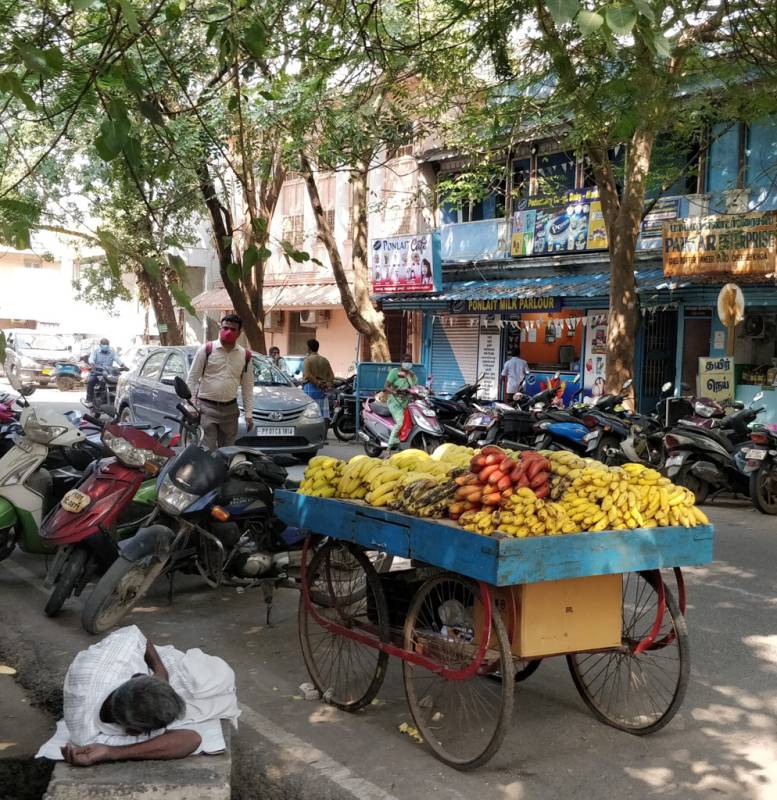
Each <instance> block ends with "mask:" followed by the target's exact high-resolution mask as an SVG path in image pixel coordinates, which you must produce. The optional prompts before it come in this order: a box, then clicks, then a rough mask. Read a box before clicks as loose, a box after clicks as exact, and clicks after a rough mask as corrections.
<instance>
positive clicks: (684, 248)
mask: <svg viewBox="0 0 777 800" xmlns="http://www.w3.org/2000/svg"><path fill="white" fill-rule="evenodd" d="M776 241H777V214H775V213H774V212H773V211H763V212H757V213H753V214H733V215H730V216H714V217H688V218H686V219H678V220H672V221H671V222H666V223H665V224H664V236H663V250H664V275H667V276H671V275H704V274H711V275H714V274H720V273H727V274H732V275H758V274H764V273H770V272H774V266H775V242H776Z"/></svg>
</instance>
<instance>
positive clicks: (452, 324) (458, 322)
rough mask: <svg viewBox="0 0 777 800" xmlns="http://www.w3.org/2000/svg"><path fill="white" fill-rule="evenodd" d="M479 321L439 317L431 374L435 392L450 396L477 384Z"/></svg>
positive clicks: (433, 333)
mask: <svg viewBox="0 0 777 800" xmlns="http://www.w3.org/2000/svg"><path fill="white" fill-rule="evenodd" d="M479 335H480V326H479V319H478V317H462V316H457V315H451V316H448V317H436V318H435V320H434V325H433V328H432V352H431V359H430V362H431V363H430V367H429V374H430V375H431V376H432V378H433V383H432V387H433V389H434V391H435V392H439V393H440V394H449V393H451V392H455V391H456V389H459V388H460V387H461V386H462V385H463V384H465V383H474V382H475V380H476V379H477V368H478V337H479Z"/></svg>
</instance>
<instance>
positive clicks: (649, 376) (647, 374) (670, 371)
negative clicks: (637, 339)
mask: <svg viewBox="0 0 777 800" xmlns="http://www.w3.org/2000/svg"><path fill="white" fill-rule="evenodd" d="M706 341H707V343H709V336H708V337H707V340H706ZM707 346H709V345H707ZM676 351H677V311H676V309H673V308H668V309H666V310H656V311H654V312H652V313H647V314H646V315H645V317H644V319H643V323H642V369H641V371H640V372H641V375H640V376H639V377H640V382H639V408H640V409H641V410H642V411H643V413H647V412H650V411H651V410H652V409H654V408H655V406H656V403H658V401H659V399H660V397H661V387H662V386H663V385H664V384H665V383H666V382H667V381H672V382H674V379H675V354H676Z"/></svg>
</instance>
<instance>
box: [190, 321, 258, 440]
mask: <svg viewBox="0 0 777 800" xmlns="http://www.w3.org/2000/svg"><path fill="white" fill-rule="evenodd" d="M242 328H243V320H242V319H240V317H238V316H237V314H227V315H226V316H225V317H224V318H223V319H222V320H221V330H220V331H219V338H218V340H217V341H215V342H208V343H207V344H205V345H203V346H202V347H201V348H200V349H199V350H198V351H197V355H196V356H195V357H194V363H193V364H192V368H191V369H190V370H189V378H188V381H187V382H188V384H189V389H191V392H192V396H193V397H194V399H195V404H196V405H197V408H199V410H200V422H201V426H202V433H203V444H204V446H205V447H207V448H208V450H216V449H217V448H219V447H228V446H229V445H233V444H234V443H235V439H236V438H237V425H238V420H239V418H240V408H239V406H238V404H237V390H238V387H239V388H240V389H241V391H242V395H243V414H244V416H245V421H246V430H247V431H250V430H251V429H252V428H253V427H254V422H253V410H254V370H253V364H252V355H251V351H250V350H246V349H245V348H244V347H241V346H240V345H239V344H237V337H238V336H240V331H241V330H242Z"/></svg>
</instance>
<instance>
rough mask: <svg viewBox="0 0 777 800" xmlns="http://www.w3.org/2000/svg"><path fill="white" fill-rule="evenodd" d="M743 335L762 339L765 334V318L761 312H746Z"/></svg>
mask: <svg viewBox="0 0 777 800" xmlns="http://www.w3.org/2000/svg"><path fill="white" fill-rule="evenodd" d="M745 336H746V337H747V338H748V339H763V338H765V336H766V320H765V319H764V318H763V316H762V315H761V314H748V315H747V317H746V318H745Z"/></svg>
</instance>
